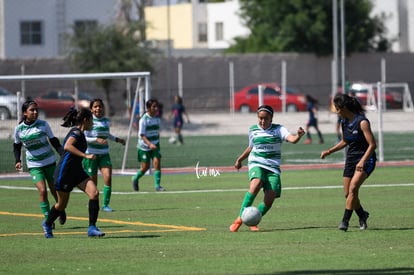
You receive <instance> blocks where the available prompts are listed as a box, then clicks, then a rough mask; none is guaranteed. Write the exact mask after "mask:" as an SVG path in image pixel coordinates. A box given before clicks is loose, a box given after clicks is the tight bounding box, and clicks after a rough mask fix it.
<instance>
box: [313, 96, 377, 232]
mask: <svg viewBox="0 0 414 275" xmlns="http://www.w3.org/2000/svg"><path fill="white" fill-rule="evenodd" d="M334 105H335V108H336V112H337V113H338V114H339V115H340V116H341V118H342V120H341V127H342V140H341V141H340V142H339V143H337V144H336V145H335V146H333V147H332V148H330V149H328V150H326V151H323V152H322V153H321V158H322V159H323V158H325V157H326V156H329V155H330V154H332V153H333V152H336V151H339V150H341V149H343V148H345V147H346V146H348V149H347V152H346V160H345V168H344V172H343V184H344V193H345V199H346V204H345V212H344V215H343V218H342V222H341V224H340V225H339V227H338V228H339V229H340V230H343V231H347V230H348V226H349V220H350V219H351V216H352V212H353V211H354V210H355V212H356V213H357V215H358V217H359V228H360V229H361V230H365V229H367V227H368V225H367V219H368V217H369V213H368V212H367V211H365V210H364V208H362V205H361V202H360V200H359V196H358V194H359V188H360V187H361V185H362V184H363V183H364V181H365V180H366V179H367V178H368V177H369V175H370V174H371V173H372V172H373V171H374V169H375V164H376V161H377V157H376V154H375V149H376V147H377V145H376V142H375V138H374V135H373V134H372V131H371V126H370V122H369V120H368V119H367V118H366V117H365V115H364V109H363V108H362V106H361V104H360V103H359V101H358V100H357V99H356V98H355V97H352V96H349V95H346V94H337V95H336V96H335V98H334Z"/></svg>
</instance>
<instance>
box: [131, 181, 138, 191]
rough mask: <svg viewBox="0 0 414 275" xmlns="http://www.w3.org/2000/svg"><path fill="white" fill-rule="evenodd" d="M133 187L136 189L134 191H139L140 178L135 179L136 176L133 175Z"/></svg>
mask: <svg viewBox="0 0 414 275" xmlns="http://www.w3.org/2000/svg"><path fill="white" fill-rule="evenodd" d="M132 188H133V189H134V191H137V192H138V191H139V185H138V180H136V179H134V177H132Z"/></svg>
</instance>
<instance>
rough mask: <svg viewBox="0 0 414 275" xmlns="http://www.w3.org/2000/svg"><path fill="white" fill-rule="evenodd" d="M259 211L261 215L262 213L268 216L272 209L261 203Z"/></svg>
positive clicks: (258, 207)
mask: <svg viewBox="0 0 414 275" xmlns="http://www.w3.org/2000/svg"><path fill="white" fill-rule="evenodd" d="M257 209H259V211H260V213H262V216H264V215H266V213H267V211H269V209H270V207H267V206H266V205H265V204H264V202H261V203H260V204H259V205H258V206H257Z"/></svg>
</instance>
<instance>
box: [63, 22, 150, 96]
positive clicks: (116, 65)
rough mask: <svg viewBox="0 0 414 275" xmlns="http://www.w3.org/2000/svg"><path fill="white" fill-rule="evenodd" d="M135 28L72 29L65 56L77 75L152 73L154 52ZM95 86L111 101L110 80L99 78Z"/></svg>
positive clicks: (97, 27)
mask: <svg viewBox="0 0 414 275" xmlns="http://www.w3.org/2000/svg"><path fill="white" fill-rule="evenodd" d="M138 28H139V26H138V25H136V24H135V25H134V24H130V25H128V27H125V28H121V27H117V26H114V25H110V26H100V25H98V26H88V27H84V28H80V27H74V28H73V31H74V34H73V35H71V36H68V41H69V45H70V46H69V49H68V52H67V57H68V59H69V60H70V63H71V65H72V67H73V69H74V71H76V72H79V73H110V72H136V71H152V70H153V67H152V56H153V54H154V53H155V52H154V50H152V49H149V48H148V47H146V46H145V43H143V42H142V41H141V39H140V37H139V35H138V33H139V32H138ZM96 83H97V85H98V86H100V87H102V88H103V89H104V91H105V93H106V101H107V102H111V101H110V95H109V94H110V89H111V84H112V80H111V79H99V80H97V81H96Z"/></svg>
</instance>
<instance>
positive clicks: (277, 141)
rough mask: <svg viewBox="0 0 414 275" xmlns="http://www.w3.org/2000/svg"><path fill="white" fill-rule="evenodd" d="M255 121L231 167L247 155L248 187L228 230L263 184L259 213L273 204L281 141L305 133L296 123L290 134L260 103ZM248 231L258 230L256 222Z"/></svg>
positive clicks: (233, 227) (293, 139)
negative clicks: (242, 149)
mask: <svg viewBox="0 0 414 275" xmlns="http://www.w3.org/2000/svg"><path fill="white" fill-rule="evenodd" d="M257 118H258V123H257V124H256V125H253V126H251V127H250V129H249V145H248V146H247V148H246V149H245V150H244V152H243V153H242V154H241V155H240V156H239V157H238V158H237V160H236V163H235V164H234V167H235V168H236V169H240V168H241V167H242V161H243V160H245V159H246V158H247V157H248V165H249V178H250V188H249V191H248V192H247V193H246V194H245V196H244V199H243V202H242V204H241V207H240V212H239V216H238V217H237V219H236V220H235V221H234V222H233V224H232V225H230V231H231V232H237V230H239V228H240V226H241V225H242V220H241V215H242V213H243V210H244V209H245V208H246V207H248V206H251V205H252V204H253V202H254V199H255V198H256V196H257V194H258V193H259V191H260V190H261V189H262V188H263V191H264V198H263V202H261V203H260V204H259V205H258V207H257V208H258V209H259V211H260V213H261V214H262V216H264V215H265V214H266V213H267V211H269V209H270V208H271V207H272V205H273V202H274V200H275V199H276V198H279V197H280V195H281V191H282V183H281V179H280V163H281V155H282V150H281V149H282V142H283V141H287V142H291V143H297V142H298V141H299V140H300V138H301V137H302V136H303V135H304V134H305V131H304V130H303V129H302V127H299V129H298V130H297V133H296V134H291V133H289V131H288V130H287V129H286V128H285V127H284V126H282V125H279V124H273V123H272V120H273V109H272V107H270V106H268V105H262V106H260V107H259V108H258V109H257ZM250 230H251V231H258V230H259V228H258V227H257V226H250Z"/></svg>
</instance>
